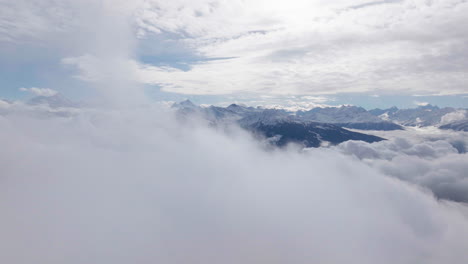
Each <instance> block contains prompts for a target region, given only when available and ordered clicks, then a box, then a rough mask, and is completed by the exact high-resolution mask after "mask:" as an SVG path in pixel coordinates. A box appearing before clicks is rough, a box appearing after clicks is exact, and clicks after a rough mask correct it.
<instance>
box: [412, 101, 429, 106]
mask: <svg viewBox="0 0 468 264" xmlns="http://www.w3.org/2000/svg"><path fill="white" fill-rule="evenodd" d="M413 104H415V105H417V106H426V105H428V104H429V103H428V102H420V101H414V102H413Z"/></svg>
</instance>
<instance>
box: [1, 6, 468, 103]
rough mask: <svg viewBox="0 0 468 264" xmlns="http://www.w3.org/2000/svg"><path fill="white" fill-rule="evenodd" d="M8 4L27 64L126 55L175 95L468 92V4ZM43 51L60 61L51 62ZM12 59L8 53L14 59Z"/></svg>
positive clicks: (6, 23) (6, 13)
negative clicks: (467, 26) (168, 59)
mask: <svg viewBox="0 0 468 264" xmlns="http://www.w3.org/2000/svg"><path fill="white" fill-rule="evenodd" d="M1 4H2V8H0V9H1V10H2V11H1V12H2V13H0V16H1V17H2V20H1V21H0V32H3V33H4V34H2V36H3V39H2V40H1V41H2V44H3V46H4V47H7V46H8V45H11V43H14V45H16V46H18V45H20V46H21V50H27V51H28V54H27V56H26V55H22V54H19V53H18V54H16V55H17V56H20V57H21V56H25V58H24V60H26V61H28V60H34V59H35V60H38V59H39V60H42V59H44V57H48V56H52V57H53V58H48V59H49V60H46V61H47V63H50V61H58V60H60V59H57V58H56V57H57V56H58V57H62V58H65V59H64V61H66V60H67V58H68V59H69V58H79V57H83V56H94V57H96V58H98V59H100V60H103V61H110V60H111V58H113V56H116V54H120V55H119V56H117V57H121V58H123V59H125V60H130V62H129V63H130V64H133V65H135V64H136V65H138V67H137V72H138V73H137V74H136V76H130V77H132V78H133V79H134V80H136V81H139V82H142V83H144V84H150V85H157V86H158V87H162V88H161V89H162V90H163V91H165V92H172V93H179V94H194V95H231V94H249V93H250V94H264V93H269V94H275V95H312V96H316V95H317V94H323V95H326V94H337V93H351V92H364V93H372V94H375V95H385V94H389V93H399V94H405V95H412V94H418V95H441V94H445V95H453V94H464V93H466V83H467V76H466V74H464V73H465V72H466V70H467V69H468V64H467V61H468V59H467V56H468V52H467V48H466V47H467V45H466V43H467V40H468V35H467V34H466V30H465V29H464V27H463V25H465V24H466V22H467V21H466V19H467V18H466V16H465V14H466V12H467V8H468V4H467V3H466V2H464V1H462V0H450V1H446V0H436V1H430V2H427V1H419V0H406V1H361V0H357V1H353V2H352V3H350V2H349V1H342V0H334V1H323V0H315V1H304V0H292V1H288V2H287V3H286V2H284V1H268V3H267V2H265V1H264V0H253V1H249V3H248V5H247V4H246V3H245V2H243V1H237V0H233V1H220V0H214V1H211V0H210V1H208V0H197V1H186V0H178V1H170V2H168V1H159V0H146V1H131V3H130V2H129V1H120V0H116V1H105V3H103V4H98V3H96V2H95V1H90V0H80V1H71V0H69V1H62V2H60V3H57V2H56V1H51V0H50V1H49V0H47V1H37V0H20V1H14V2H11V1H2V2H1ZM353 6H354V7H356V6H357V7H361V8H350V7H353ZM129 21H130V24H131V26H129V25H128V24H129V23H127V22H129ZM97 32H98V33H97ZM5 43H10V44H5ZM42 47H48V48H49V49H53V50H54V51H55V52H54V53H53V54H46V53H44V52H43V48H42ZM174 47H177V48H174ZM10 53H11V50H9V49H7V48H5V51H4V52H3V54H4V55H5V56H11V55H8V54H10ZM29 53H34V54H29ZM35 53H40V54H35ZM39 55H40V56H39ZM145 56H147V57H152V56H154V57H155V59H154V62H153V63H154V65H151V64H150V63H149V62H148V61H146V60H143V61H145V63H143V62H142V61H139V60H138V58H139V57H145ZM158 56H159V57H164V56H166V57H167V56H169V57H177V58H178V59H177V63H179V64H183V65H184V67H183V69H184V70H180V69H179V68H181V67H178V66H177V65H175V64H177V63H175V64H171V63H169V65H164V66H161V65H162V64H159V62H160V61H158ZM184 58H185V59H186V60H184ZM193 58H199V59H197V60H193ZM214 58H216V59H215V60H214ZM219 58H224V59H219ZM228 58H229V59H228ZM44 60H45V59H44ZM13 61H15V63H19V62H18V60H13ZM163 64H164V63H163ZM34 65H37V61H35V64H34ZM111 66H112V65H107V67H111ZM90 67H91V66H90ZM81 69H82V68H81ZM85 73H86V72H85ZM73 74H74V76H82V77H83V76H84V74H80V73H78V74H76V73H73ZM86 80H88V81H89V80H90V79H86Z"/></svg>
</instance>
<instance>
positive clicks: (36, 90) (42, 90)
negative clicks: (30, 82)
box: [20, 87, 58, 97]
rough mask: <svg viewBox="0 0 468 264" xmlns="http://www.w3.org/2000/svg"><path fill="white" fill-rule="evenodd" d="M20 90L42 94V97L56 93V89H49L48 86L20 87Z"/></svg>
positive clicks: (37, 94)
mask: <svg viewBox="0 0 468 264" xmlns="http://www.w3.org/2000/svg"><path fill="white" fill-rule="evenodd" d="M20 91H22V92H30V93H32V94H34V95H36V96H44V97H51V96H54V95H56V94H57V93H58V92H57V91H55V90H52V89H49V88H37V87H31V88H20Z"/></svg>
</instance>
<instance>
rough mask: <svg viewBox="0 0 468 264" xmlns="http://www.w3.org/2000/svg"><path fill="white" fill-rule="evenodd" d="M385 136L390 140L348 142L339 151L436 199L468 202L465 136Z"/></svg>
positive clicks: (467, 159)
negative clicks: (419, 187)
mask: <svg viewBox="0 0 468 264" xmlns="http://www.w3.org/2000/svg"><path fill="white" fill-rule="evenodd" d="M411 133H412V134H411ZM385 134H386V135H387V138H390V140H389V141H384V142H379V143H375V144H367V143H365V142H353V141H349V142H345V143H342V144H340V145H339V146H338V149H340V150H341V151H342V152H344V153H346V154H348V155H352V156H355V157H357V158H358V159H360V160H362V161H364V162H365V163H367V164H368V165H370V166H371V167H373V168H376V169H378V170H379V171H381V172H382V173H384V174H385V175H388V176H391V177H396V178H398V179H401V180H404V181H407V182H410V183H413V184H417V185H419V186H423V187H425V188H428V189H429V190H431V191H432V192H433V193H434V194H435V195H436V196H437V197H438V198H442V199H449V200H454V201H461V202H465V203H466V202H468V196H467V195H466V194H467V193H468V184H467V182H468V178H467V175H466V170H467V169H468V167H467V164H468V162H467V161H468V154H467V153H466V146H468V134H467V133H465V132H452V133H443V134H440V135H434V134H432V135H431V134H429V135H427V134H425V133H424V132H423V133H420V132H419V133H418V132H417V131H416V132H415V131H413V132H408V131H406V132H403V134H402V133H401V132H400V133H396V134H397V135H394V136H390V137H388V136H389V135H390V134H391V132H388V133H385ZM380 136H382V135H380ZM402 136H404V137H402Z"/></svg>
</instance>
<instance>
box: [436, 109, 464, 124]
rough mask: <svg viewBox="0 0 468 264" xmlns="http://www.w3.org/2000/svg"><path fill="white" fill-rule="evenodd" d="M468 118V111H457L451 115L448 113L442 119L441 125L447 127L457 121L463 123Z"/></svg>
mask: <svg viewBox="0 0 468 264" xmlns="http://www.w3.org/2000/svg"><path fill="white" fill-rule="evenodd" d="M467 118H468V111H466V110H463V109H462V110H457V111H454V112H451V113H448V114H446V115H444V116H442V117H441V118H440V124H441V125H445V124H449V123H452V122H456V121H461V120H464V119H467Z"/></svg>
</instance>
